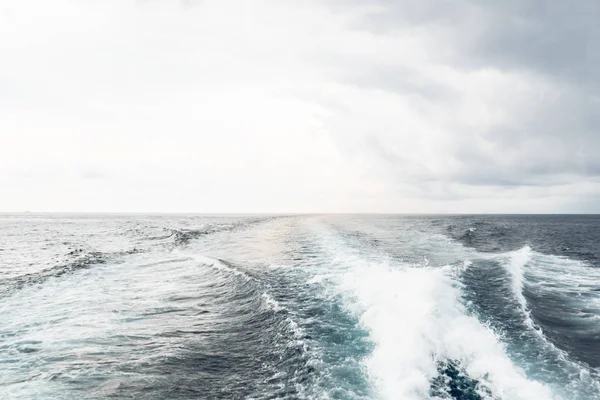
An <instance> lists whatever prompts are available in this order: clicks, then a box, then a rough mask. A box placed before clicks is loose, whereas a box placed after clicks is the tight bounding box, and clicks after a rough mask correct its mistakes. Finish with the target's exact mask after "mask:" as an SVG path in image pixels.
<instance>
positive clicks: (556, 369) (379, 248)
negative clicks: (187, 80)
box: [0, 214, 600, 400]
mask: <svg viewBox="0 0 600 400" xmlns="http://www.w3.org/2000/svg"><path fill="white" fill-rule="evenodd" d="M599 222H600V217H598V216H384V215H355V216H344V215H337V216H326V215H312V216H212V217H211V216H126V215H120V216H108V215H32V214H20V215H17V214H14V215H0V367H1V368H2V374H0V398H2V399H104V398H107V399H111V398H112V399H140V398H143V399H218V398H222V399H471V400H479V399H511V400H513V399H596V398H597V399H600V378H599V376H598V372H599V371H598V368H599V367H600V269H599V268H600V265H599V262H600V261H599V260H600V258H599V257H600V248H599V246H598V243H600V240H599V239H600V224H599Z"/></svg>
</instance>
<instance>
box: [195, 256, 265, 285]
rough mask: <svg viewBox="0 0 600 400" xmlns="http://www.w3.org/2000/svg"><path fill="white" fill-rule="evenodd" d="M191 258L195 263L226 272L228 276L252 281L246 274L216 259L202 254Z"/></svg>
mask: <svg viewBox="0 0 600 400" xmlns="http://www.w3.org/2000/svg"><path fill="white" fill-rule="evenodd" d="M191 258H192V259H193V260H194V261H197V262H199V263H201V264H204V265H208V266H211V267H213V268H215V269H217V270H219V271H223V272H227V273H229V274H233V275H237V276H242V277H244V278H246V279H250V280H251V279H253V278H252V277H251V276H249V275H248V274H246V273H244V272H242V271H240V270H238V269H236V268H232V267H230V266H229V265H227V264H225V263H223V262H221V261H220V260H218V259H216V258H211V257H208V256H205V255H202V254H194V255H192V256H191Z"/></svg>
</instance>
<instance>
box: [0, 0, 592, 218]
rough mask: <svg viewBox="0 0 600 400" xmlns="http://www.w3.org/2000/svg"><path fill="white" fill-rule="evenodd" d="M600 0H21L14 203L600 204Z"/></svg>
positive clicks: (14, 64) (5, 142) (3, 29)
mask: <svg viewBox="0 0 600 400" xmlns="http://www.w3.org/2000/svg"><path fill="white" fill-rule="evenodd" d="M598 21H600V2H599V1H597V0H578V1H571V2H569V1H551V0H546V1H542V0H507V1H501V2H500V1H498V2H493V1H475V0H453V1H446V0H436V1H430V0H320V1H319V0H301V1H300V0H252V1H250V0H198V1H194V0H187V1H183V0H180V1H176V0H171V1H167V0H147V1H141V0H140V1H130V0H52V1H49V0H0V188H1V189H0V211H25V210H31V211H76V212H85V211H98V212H99V211H107V212H130V211H134V212H467V213H470V212H473V213H474V212H495V213H507V212H600V132H599V128H600V28H599V26H600V24H598Z"/></svg>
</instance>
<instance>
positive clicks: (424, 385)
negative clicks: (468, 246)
mask: <svg viewBox="0 0 600 400" xmlns="http://www.w3.org/2000/svg"><path fill="white" fill-rule="evenodd" d="M450 269H451V268H450V267H447V268H441V269H440V268H437V269H436V268H403V269H392V268H388V267H381V268H376V269H373V268H369V269H360V268H359V269H357V270H354V271H352V272H350V273H348V274H347V275H346V276H345V277H344V279H343V283H342V286H343V288H344V291H345V292H346V293H348V294H350V295H351V296H352V297H353V300H352V303H353V305H352V306H353V307H355V311H356V308H358V309H360V311H359V312H360V318H361V323H362V324H363V326H364V327H365V328H366V329H367V330H368V331H369V332H370V335H371V339H372V340H373V342H374V343H375V349H374V351H373V353H372V355H371V356H370V357H369V358H368V360H366V365H367V367H368V370H369V372H370V375H371V377H372V379H373V382H374V384H375V386H376V388H377V389H378V391H379V392H380V393H381V395H382V396H383V397H384V398H386V399H407V400H412V399H415V400H416V399H426V398H429V389H430V381H431V379H432V378H434V377H435V376H436V375H437V374H438V371H437V362H438V361H444V360H448V359H450V360H459V361H460V362H461V365H462V366H463V367H464V368H465V370H466V372H467V373H468V374H469V375H470V376H471V377H472V378H474V379H478V380H480V381H482V382H485V385H486V386H487V387H488V388H489V389H491V391H492V393H493V395H494V396H497V397H499V398H502V399H524V400H525V399H527V400H531V399H540V400H541V399H553V398H556V397H554V396H553V395H552V393H551V391H550V390H549V389H548V388H547V387H545V386H543V385H542V384H540V383H537V382H534V381H530V380H528V379H527V378H526V377H525V376H524V374H523V372H522V371H521V370H520V369H519V368H517V367H516V366H515V365H514V364H513V363H512V362H511V361H510V360H509V358H508V357H507V356H506V354H505V351H504V348H503V346H502V345H501V344H500V342H499V340H498V338H497V337H496V335H495V334H494V333H493V332H492V331H491V330H490V329H488V328H487V327H485V326H483V325H482V324H481V323H480V322H479V321H478V320H477V319H476V318H474V317H470V316H468V315H467V314H466V312H465V310H464V308H463V306H462V305H461V301H460V290H459V287H458V285H457V283H456V282H455V281H453V280H452V278H451V277H450V276H451V271H450Z"/></svg>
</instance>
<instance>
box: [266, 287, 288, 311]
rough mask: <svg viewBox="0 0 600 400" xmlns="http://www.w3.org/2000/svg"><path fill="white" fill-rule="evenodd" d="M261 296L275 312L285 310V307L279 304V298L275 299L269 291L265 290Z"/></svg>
mask: <svg viewBox="0 0 600 400" xmlns="http://www.w3.org/2000/svg"><path fill="white" fill-rule="evenodd" d="M261 297H262V298H263V300H264V302H265V304H266V305H267V307H269V308H270V309H271V310H273V311H275V312H279V311H283V310H285V307H283V306H282V305H281V304H279V302H278V301H277V300H275V299H274V298H273V297H272V296H271V295H270V294H268V293H267V292H263V293H262V294H261Z"/></svg>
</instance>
